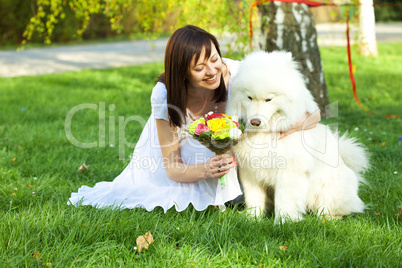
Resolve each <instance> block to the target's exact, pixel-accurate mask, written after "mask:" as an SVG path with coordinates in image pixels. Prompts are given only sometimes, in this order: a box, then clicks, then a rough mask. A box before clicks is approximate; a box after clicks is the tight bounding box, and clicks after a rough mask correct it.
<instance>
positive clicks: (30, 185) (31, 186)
mask: <svg viewBox="0 0 402 268" xmlns="http://www.w3.org/2000/svg"><path fill="white" fill-rule="evenodd" d="M27 186H28V187H29V188H33V187H35V185H32V184H29V185H27Z"/></svg>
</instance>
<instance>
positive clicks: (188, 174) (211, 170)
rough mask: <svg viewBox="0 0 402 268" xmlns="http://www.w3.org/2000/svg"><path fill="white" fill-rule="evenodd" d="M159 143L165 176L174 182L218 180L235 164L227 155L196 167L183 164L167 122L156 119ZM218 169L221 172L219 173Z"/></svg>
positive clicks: (177, 145)
mask: <svg viewBox="0 0 402 268" xmlns="http://www.w3.org/2000/svg"><path fill="white" fill-rule="evenodd" d="M156 128H157V130H158V137H159V143H160V145H161V150H162V156H163V160H164V164H165V169H166V174H167V176H168V177H169V178H170V179H171V180H174V181H176V182H195V181H199V180H203V179H207V178H219V177H220V176H222V175H224V174H227V173H229V170H230V169H231V168H232V167H234V166H235V165H236V164H237V163H235V162H234V159H233V157H232V156H230V155H229V154H223V155H217V156H213V157H211V158H210V159H209V161H208V162H207V163H204V164H198V165H187V164H184V163H183V162H182V160H181V156H180V148H179V139H178V136H177V134H176V133H175V131H174V129H172V128H171V127H170V125H169V122H168V121H166V120H163V119H156ZM219 169H220V171H221V172H219Z"/></svg>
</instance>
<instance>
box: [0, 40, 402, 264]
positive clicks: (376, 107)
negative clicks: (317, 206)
mask: <svg viewBox="0 0 402 268" xmlns="http://www.w3.org/2000/svg"><path fill="white" fill-rule="evenodd" d="M379 50H380V56H379V57H378V58H364V57H361V56H358V55H357V53H356V52H354V54H353V56H354V58H353V60H354V64H355V65H356V73H355V76H356V81H357V89H358V95H359V98H360V99H361V100H362V103H363V105H364V106H365V107H366V108H367V109H368V110H370V111H372V112H374V114H373V115H371V114H367V113H365V112H363V111H362V110H361V109H360V108H359V107H358V105H357V104H356V102H355V100H354V98H353V95H352V91H351V85H350V81H349V75H348V71H347V58H346V51H345V49H344V48H322V49H321V56H322V60H323V64H324V70H325V77H326V81H327V85H328V91H329V96H330V101H331V103H335V102H337V104H336V105H337V107H338V112H337V116H335V117H334V118H329V119H326V118H324V119H323V122H324V123H328V124H337V126H338V128H339V129H340V130H341V132H343V131H348V132H349V133H350V135H352V136H355V137H357V138H359V139H360V140H361V141H362V142H363V143H364V144H365V145H366V146H367V147H368V149H369V151H370V153H371V163H372V169H371V170H370V171H369V172H367V174H366V176H365V177H366V178H367V181H368V182H369V184H370V185H369V186H367V185H364V186H362V187H361V191H360V196H361V198H362V199H363V201H364V202H365V203H366V204H368V209H367V210H366V211H365V212H364V213H363V214H357V215H353V216H350V217H346V218H345V219H343V220H340V221H322V220H318V219H316V218H315V217H314V216H313V215H307V216H306V219H305V220H304V221H302V222H298V223H292V224H286V225H283V226H281V225H274V224H273V219H272V218H266V219H264V220H262V221H253V220H249V219H247V217H245V215H243V214H242V213H241V209H239V208H237V207H234V208H230V207H229V208H228V209H227V210H226V211H225V212H224V213H221V212H219V211H218V210H216V209H215V208H213V207H211V208H208V209H207V210H205V211H202V212H198V211H195V210H194V209H193V208H192V207H190V208H188V209H186V210H185V211H183V212H181V213H178V212H176V211H175V210H174V209H171V210H169V211H168V212H167V213H166V214H165V213H163V210H162V209H159V208H157V209H155V210H154V211H152V212H146V211H145V210H143V209H134V210H109V209H95V208H92V207H72V206H68V205H67V200H68V198H69V197H70V194H71V192H73V191H76V190H77V189H78V188H79V187H80V186H82V185H89V186H93V185H94V184H95V183H96V182H98V181H104V180H109V181H111V180H113V179H114V178H115V177H116V176H117V175H118V174H119V173H120V172H121V171H122V170H123V169H124V167H125V166H126V165H127V163H128V161H129V158H128V155H129V154H130V153H131V152H132V148H130V147H131V146H123V148H124V152H123V154H122V155H121V154H120V155H119V151H121V147H120V144H119V143H118V137H119V133H120V132H121V131H119V118H121V119H122V120H125V119H127V118H129V117H130V116H132V115H139V116H141V117H142V118H144V119H145V120H146V119H147V118H148V116H149V115H150V113H151V109H150V94H151V90H152V88H153V85H154V80H155V79H156V77H157V75H158V74H159V73H160V72H162V70H163V65H162V64H161V63H157V64H147V65H138V66H132V67H124V68H116V69H109V70H93V71H89V70H86V71H81V72H68V73H63V74H53V75H43V76H34V77H16V78H2V79H0V86H1V87H0V94H1V97H0V178H1V180H0V219H1V221H0V229H1V230H2V231H1V232H0V249H1V253H0V263H1V264H2V266H4V267H24V266H27V267H35V266H40V267H43V265H46V264H49V263H51V264H52V267H77V266H78V267H127V266H128V267H130V266H138V267H143V266H146V267H164V266H167V267H259V266H260V264H262V266H261V267H266V266H270V267H295V266H296V267H312V266H314V267H318V266H320V267H338V266H341V267H345V266H347V267H348V266H353V267H373V266H374V267H378V266H385V267H397V266H398V265H400V260H401V248H400V245H401V242H402V241H401V240H402V239H401V238H400V235H399V233H400V216H396V214H398V213H399V212H400V211H401V209H402V207H401V205H402V200H401V196H402V195H401V184H400V181H401V177H400V176H401V175H400V174H401V173H402V165H401V159H402V145H398V144H397V143H398V138H399V136H402V129H401V119H398V118H385V117H384V116H385V115H388V114H402V111H401V107H402V103H401V88H402V78H401V76H400V74H401V73H402V65H401V64H400V62H402V46H401V44H400V43H398V44H380V45H379ZM82 104H91V105H95V106H93V107H94V109H90V108H87V109H82V110H79V111H77V112H76V113H75V114H74V116H73V117H72V133H73V134H74V137H75V138H76V139H77V140H79V141H81V142H86V143H91V142H95V143H97V146H96V147H94V148H87V149H83V148H79V147H76V146H74V145H72V144H71V142H70V141H69V140H68V139H67V137H66V133H65V128H64V126H65V120H66V116H67V114H68V113H69V112H70V111H71V110H72V109H73V108H74V107H77V106H78V105H82ZM103 107H104V114H101V115H100V114H99V112H100V110H102V109H103ZM99 120H100V121H99ZM99 122H100V123H101V125H102V124H104V125H105V129H104V131H101V133H99ZM141 128H142V126H141V124H139V123H138V122H130V123H128V124H127V125H126V126H125V128H123V129H122V128H120V130H122V131H124V138H125V140H126V141H127V142H128V143H132V144H134V143H135V141H136V140H137V139H138V137H139V135H140V133H141ZM113 129H114V130H115V131H116V132H114V131H113ZM111 133H115V134H114V135H115V139H113V135H112V134H111ZM121 158H123V159H121ZM84 162H85V163H86V164H87V165H89V166H90V167H89V170H87V171H85V172H82V173H79V172H78V171H77V169H78V167H79V166H80V165H81V164H82V163H84ZM147 231H150V232H151V233H152V234H153V236H154V239H155V242H154V244H152V245H151V247H150V249H149V250H148V251H146V252H144V253H142V254H139V253H136V252H135V251H134V250H133V247H134V246H135V240H136V238H137V236H139V235H141V234H145V233H146V232H147ZM284 245H286V246H287V250H286V251H284V250H281V249H280V247H281V246H284ZM35 251H37V252H39V253H40V257H36V258H34V257H33V254H34V252H35Z"/></svg>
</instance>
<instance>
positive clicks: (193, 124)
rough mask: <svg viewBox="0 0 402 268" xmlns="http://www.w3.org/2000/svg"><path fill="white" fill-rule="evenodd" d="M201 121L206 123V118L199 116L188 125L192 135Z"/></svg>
mask: <svg viewBox="0 0 402 268" xmlns="http://www.w3.org/2000/svg"><path fill="white" fill-rule="evenodd" d="M199 123H203V124H205V119H204V118H203V117H201V118H198V119H197V120H195V121H194V122H193V123H191V125H190V126H189V127H188V132H189V133H190V134H191V135H194V131H195V128H196V127H197V125H198V124H199Z"/></svg>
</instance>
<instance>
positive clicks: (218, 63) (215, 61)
mask: <svg viewBox="0 0 402 268" xmlns="http://www.w3.org/2000/svg"><path fill="white" fill-rule="evenodd" d="M221 74H222V59H221V57H220V56H219V53H218V51H217V50H216V47H215V46H214V45H213V44H212V45H211V56H210V57H209V58H208V59H207V58H205V48H204V49H203V50H202V52H201V55H200V58H199V59H198V62H195V57H194V58H193V60H192V61H191V65H190V72H189V74H188V75H187V79H188V82H189V83H188V85H189V87H192V88H204V89H209V90H215V89H217V88H218V87H219V85H220V83H221Z"/></svg>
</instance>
